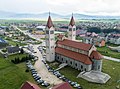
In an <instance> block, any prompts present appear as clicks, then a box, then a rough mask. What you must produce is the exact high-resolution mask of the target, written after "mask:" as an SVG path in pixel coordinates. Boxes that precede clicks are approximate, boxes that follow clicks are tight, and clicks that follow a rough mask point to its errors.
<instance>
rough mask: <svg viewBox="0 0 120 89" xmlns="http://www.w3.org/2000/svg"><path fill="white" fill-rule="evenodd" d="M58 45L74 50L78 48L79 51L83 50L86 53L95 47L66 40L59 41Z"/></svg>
mask: <svg viewBox="0 0 120 89" xmlns="http://www.w3.org/2000/svg"><path fill="white" fill-rule="evenodd" d="M57 44H61V45H66V46H70V47H72V48H77V49H81V50H85V51H89V50H90V48H91V47H92V46H93V45H91V44H86V43H83V42H77V41H72V40H68V39H64V40H63V41H57Z"/></svg>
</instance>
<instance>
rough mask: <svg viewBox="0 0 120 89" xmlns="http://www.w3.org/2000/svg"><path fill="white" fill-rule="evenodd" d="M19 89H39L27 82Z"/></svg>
mask: <svg viewBox="0 0 120 89" xmlns="http://www.w3.org/2000/svg"><path fill="white" fill-rule="evenodd" d="M21 89H41V88H39V87H38V86H37V85H36V84H33V83H31V82H28V81H27V82H25V83H24V84H23V85H22V87H21Z"/></svg>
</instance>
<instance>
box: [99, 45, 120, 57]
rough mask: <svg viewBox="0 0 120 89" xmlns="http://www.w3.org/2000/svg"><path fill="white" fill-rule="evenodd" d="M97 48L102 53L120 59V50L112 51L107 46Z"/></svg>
mask: <svg viewBox="0 0 120 89" xmlns="http://www.w3.org/2000/svg"><path fill="white" fill-rule="evenodd" d="M97 50H98V51H99V52H100V53H101V54H102V55H105V56H109V57H113V58H118V59H120V53H119V52H115V51H112V50H110V49H109V48H108V47H106V46H105V47H97Z"/></svg>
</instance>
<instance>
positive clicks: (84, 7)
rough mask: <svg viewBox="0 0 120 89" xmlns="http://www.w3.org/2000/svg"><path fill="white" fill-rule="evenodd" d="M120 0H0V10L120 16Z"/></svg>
mask: <svg viewBox="0 0 120 89" xmlns="http://www.w3.org/2000/svg"><path fill="white" fill-rule="evenodd" d="M119 3H120V0H0V10H6V11H14V12H31V13H32V12H34V13H38V12H39V13H40V12H48V11H51V12H56V13H59V14H70V13H72V12H73V13H86V14H97V15H99V14H101V15H120V5H119Z"/></svg>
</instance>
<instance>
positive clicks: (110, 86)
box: [50, 60, 120, 89]
mask: <svg viewBox="0 0 120 89" xmlns="http://www.w3.org/2000/svg"><path fill="white" fill-rule="evenodd" d="M50 66H52V67H53V68H57V67H58V65H53V64H50ZM119 68H120V63H117V62H113V61H109V60H103V68H102V71H103V72H104V73H107V74H109V75H110V76H111V79H110V80H109V81H108V82H107V83H106V84H95V83H90V82H88V81H86V80H84V79H82V78H76V76H77V75H78V74H79V73H80V71H78V70H75V69H73V68H71V67H68V66H67V67H65V68H63V69H61V70H60V73H62V74H63V75H65V76H66V77H67V78H69V79H70V80H72V81H76V82H78V83H79V84H80V85H81V86H82V87H83V89H116V86H117V85H119V86H120V83H117V81H118V80H120V71H119Z"/></svg>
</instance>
